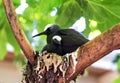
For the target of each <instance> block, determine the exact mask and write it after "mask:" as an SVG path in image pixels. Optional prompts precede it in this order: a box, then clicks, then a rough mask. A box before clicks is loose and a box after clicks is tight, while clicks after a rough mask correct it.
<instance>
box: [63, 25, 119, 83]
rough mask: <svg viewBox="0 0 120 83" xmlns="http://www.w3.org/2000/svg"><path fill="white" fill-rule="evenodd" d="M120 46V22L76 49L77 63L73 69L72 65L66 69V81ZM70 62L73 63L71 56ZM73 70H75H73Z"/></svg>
mask: <svg viewBox="0 0 120 83" xmlns="http://www.w3.org/2000/svg"><path fill="white" fill-rule="evenodd" d="M118 48H120V24H118V25H116V26H114V27H112V28H111V29H110V30H108V31H106V32H105V33H103V34H101V35H100V36H98V37H96V38H95V39H93V40H91V41H89V42H88V43H86V44H85V45H83V46H82V47H80V48H79V49H78V51H77V58H76V59H77V64H76V65H75V70H72V69H74V68H73V66H69V68H68V70H67V71H66V75H65V78H66V82H69V81H70V80H71V79H73V78H75V77H76V76H77V75H78V74H79V72H80V71H82V70H84V69H85V68H86V67H88V66H89V65H91V64H92V63H94V62H96V61H97V60H99V59H100V58H102V57H104V56H105V55H106V54H108V53H110V52H111V51H113V50H115V49H118ZM70 58H71V59H70V60H71V61H70V63H71V64H73V61H72V56H70ZM73 71H75V72H73Z"/></svg>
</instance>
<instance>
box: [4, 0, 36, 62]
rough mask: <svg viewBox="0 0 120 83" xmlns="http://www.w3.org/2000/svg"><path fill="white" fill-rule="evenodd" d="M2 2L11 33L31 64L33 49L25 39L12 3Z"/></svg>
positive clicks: (9, 1)
mask: <svg viewBox="0 0 120 83" xmlns="http://www.w3.org/2000/svg"><path fill="white" fill-rule="evenodd" d="M3 4H4V8H5V12H6V15H7V18H8V21H9V24H10V26H11V29H12V31H13V34H14V36H15V38H16V40H17V42H18V43H19V45H20V47H21V49H22V51H23V53H24V54H25V56H26V58H27V59H28V61H29V62H30V63H31V64H32V63H33V61H34V55H33V54H34V53H33V52H34V51H33V48H32V46H31V45H30V43H29V41H28V40H27V38H26V36H25V34H24V32H23V30H22V29H21V26H20V23H19V21H18V18H17V16H16V13H15V10H14V7H13V4H12V2H11V0H3Z"/></svg>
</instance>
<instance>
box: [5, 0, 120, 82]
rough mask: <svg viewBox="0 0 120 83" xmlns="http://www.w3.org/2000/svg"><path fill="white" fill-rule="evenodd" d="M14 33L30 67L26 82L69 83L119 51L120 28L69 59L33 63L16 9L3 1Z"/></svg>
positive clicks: (43, 59) (41, 59)
mask: <svg viewBox="0 0 120 83" xmlns="http://www.w3.org/2000/svg"><path fill="white" fill-rule="evenodd" d="M3 3H4V7H5V11H6V15H7V18H8V21H9V23H10V25H11V29H12V31H13V33H14V35H15V38H16V39H17V41H18V43H19V45H20V46H21V49H22V50H23V52H24V54H25V56H26V57H27V59H28V61H29V62H30V63H31V64H34V65H31V64H29V63H28V64H27V67H26V74H25V76H26V77H25V80H26V82H30V83H31V82H32V83H52V82H54V83H57V82H58V83H64V82H66V83H69V82H70V80H72V79H74V78H75V77H76V76H77V75H78V74H79V73H80V72H81V71H83V70H84V69H85V68H86V67H88V66H89V65H91V64H92V63H94V62H96V61H97V60H99V59H100V58H102V57H104V56H105V55H106V54H108V53H110V52H111V51H113V50H115V49H118V48H120V24H118V25H116V26H114V27H112V28H111V29H110V30H108V31H107V32H105V33H103V34H101V35H100V36H98V37H96V38H95V39H93V40H91V41H89V42H88V43H86V44H84V45H83V46H81V47H79V48H78V49H77V50H76V51H75V52H72V53H70V54H68V55H70V56H68V55H66V56H65V57H66V59H65V58H63V57H61V58H60V56H58V55H56V54H53V53H51V54H50V53H47V54H42V55H44V56H39V55H38V57H37V59H36V60H34V54H33V48H32V47H31V45H30V44H29V42H28V40H27V38H26V37H25V35H24V33H23V31H22V29H21V27H20V24H19V22H18V19H17V17H16V14H15V11H14V9H13V5H12V3H11V1H10V0H3Z"/></svg>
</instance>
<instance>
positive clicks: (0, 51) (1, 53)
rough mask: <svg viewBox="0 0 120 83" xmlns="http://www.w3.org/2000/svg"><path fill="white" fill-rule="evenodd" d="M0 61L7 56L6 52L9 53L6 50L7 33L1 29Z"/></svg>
mask: <svg viewBox="0 0 120 83" xmlns="http://www.w3.org/2000/svg"><path fill="white" fill-rule="evenodd" d="M0 38H1V40H0V60H3V59H4V57H5V55H6V52H7V49H6V42H7V40H6V34H5V31H4V29H1V30H0Z"/></svg>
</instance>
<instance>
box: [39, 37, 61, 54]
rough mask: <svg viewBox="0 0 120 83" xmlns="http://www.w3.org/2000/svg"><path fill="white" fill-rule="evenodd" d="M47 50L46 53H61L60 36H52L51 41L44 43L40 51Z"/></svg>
mask: <svg viewBox="0 0 120 83" xmlns="http://www.w3.org/2000/svg"><path fill="white" fill-rule="evenodd" d="M44 51H47V52H48V53H57V54H58V55H63V54H62V47H61V37H60V36H54V37H53V38H52V40H51V43H49V44H47V45H45V46H44V47H43V49H42V51H41V52H42V53H43V52H44Z"/></svg>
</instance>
